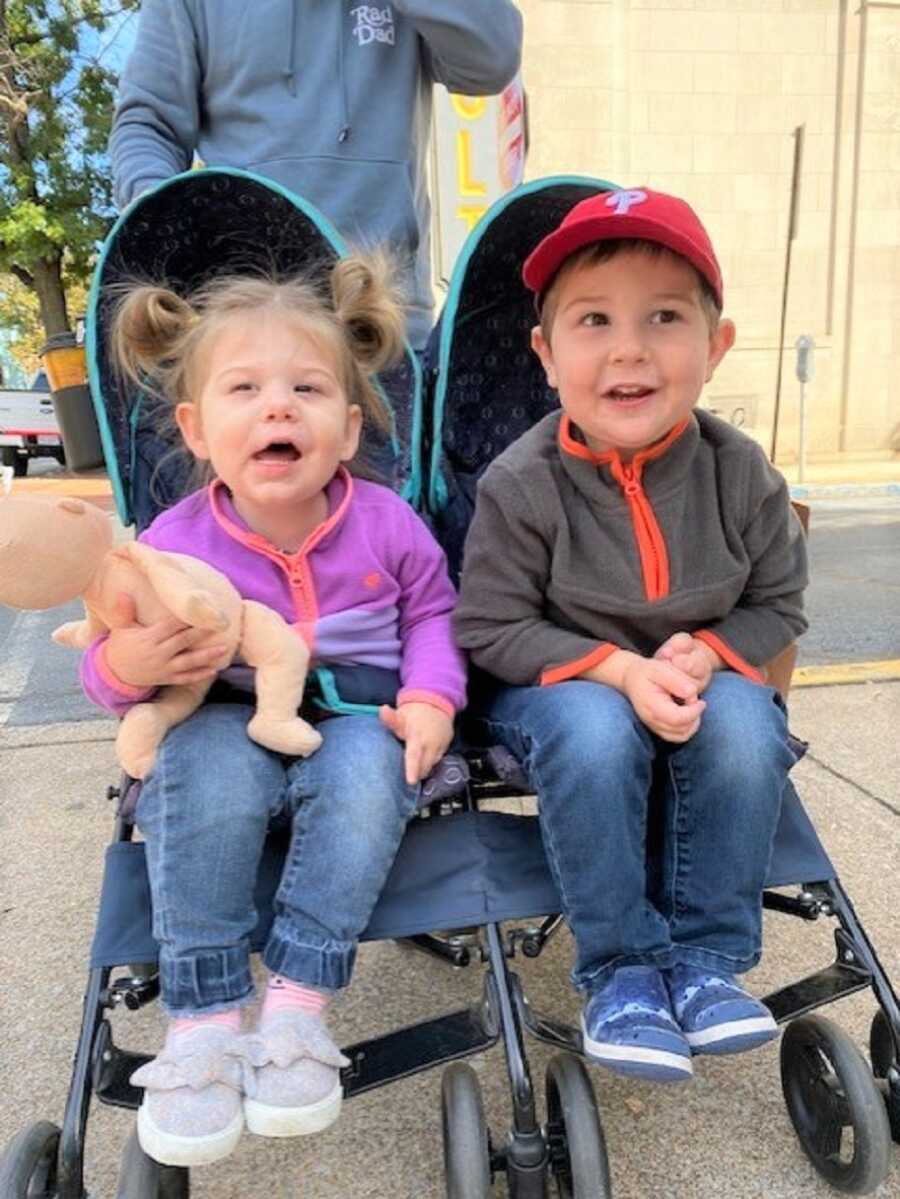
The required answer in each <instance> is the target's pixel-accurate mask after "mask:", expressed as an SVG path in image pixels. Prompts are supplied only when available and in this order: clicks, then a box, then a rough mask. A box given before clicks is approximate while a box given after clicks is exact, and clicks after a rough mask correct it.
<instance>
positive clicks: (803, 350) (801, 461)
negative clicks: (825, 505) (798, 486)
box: [794, 333, 816, 483]
mask: <svg viewBox="0 0 900 1199" xmlns="http://www.w3.org/2000/svg"><path fill="white" fill-rule="evenodd" d="M794 348H795V349H796V351H797V363H796V366H795V367H794V372H795V374H796V376H797V378H798V379H799V380H800V430H799V433H800V444H799V446H798V452H797V482H798V483H802V482H803V477H804V474H805V468H806V384H807V383H809V381H810V380H811V379H812V377H813V375H814V374H815V373H816V364H815V348H816V343H815V342H814V341H813V339H812V338H811V337H810V336H809V334H808V333H803V334H801V336H800V337H798V338H797V340H796V341H795V342H794Z"/></svg>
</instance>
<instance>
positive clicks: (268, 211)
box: [87, 168, 421, 529]
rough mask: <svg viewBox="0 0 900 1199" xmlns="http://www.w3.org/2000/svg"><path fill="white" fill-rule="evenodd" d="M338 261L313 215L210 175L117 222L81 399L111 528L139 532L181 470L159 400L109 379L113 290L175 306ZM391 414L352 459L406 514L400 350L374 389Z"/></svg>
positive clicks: (414, 389)
mask: <svg viewBox="0 0 900 1199" xmlns="http://www.w3.org/2000/svg"><path fill="white" fill-rule="evenodd" d="M346 253H347V246H346V244H345V243H344V241H343V239H342V238H341V237H340V235H339V234H338V233H337V231H336V230H335V229H334V228H333V226H332V225H331V224H330V223H329V222H328V220H326V218H325V217H324V216H322V214H321V213H320V212H318V211H317V210H316V209H315V208H314V207H313V206H312V205H311V204H308V203H306V201H304V200H302V199H300V198H299V197H298V196H294V195H292V194H291V193H290V192H288V191H286V190H285V189H284V188H282V187H279V186H278V185H277V184H275V183H272V182H271V181H270V180H266V179H261V178H259V177H257V176H255V175H251V174H248V173H247V172H246V171H238V170H230V169H225V168H215V169H208V170H200V171H188V172H186V173H185V174H182V175H176V176H174V177H173V178H172V179H168V180H166V182H164V183H162V184H160V185H159V186H158V187H156V188H154V189H153V190H151V191H149V192H147V193H145V194H144V195H142V196H140V197H139V198H138V199H137V200H136V201H135V202H134V203H133V204H132V205H130V207H129V208H128V209H126V211H125V212H123V213H122V215H121V217H120V218H119V220H118V221H117V222H116V224H115V226H114V227H113V229H112V231H111V232H110V234H109V236H108V238H107V239H106V242H105V243H104V246H103V249H102V251H101V254H100V259H99V262H98V264H97V269H96V272H95V275H94V280H93V285H92V287H91V293H90V297H89V301H88V313H87V357H88V371H89V377H90V383H91V393H92V396H93V401H94V407H95V410H96V413H97V421H98V425H99V427H100V432H101V437H102V439H103V446H104V452H105V456H106V462H107V467H108V470H109V475H110V480H111V482H112V485H113V491H114V494H115V498H116V506H117V509H118V513H119V516H120V518H121V520H122V521H123V522H124V523H125V524H131V523H136V524H137V525H138V528H139V529H140V528H144V527H146V525H147V524H149V523H150V521H151V520H152V519H153V517H154V516H155V515H156V514H157V513H158V512H159V511H161V510H162V509H163V508H166V507H168V506H169V505H170V504H172V503H174V502H175V500H177V499H179V498H180V497H181V496H182V495H183V494H184V493H185V491H186V490H187V488H188V486H189V473H190V472H189V466H190V463H189V460H188V459H187V458H186V456H185V455H184V454H182V453H180V452H179V447H178V446H176V445H173V444H172V443H170V442H168V441H167V440H166V439H165V438H164V437H162V436H161V435H160V421H159V413H158V411H157V406H158V404H159V403H160V401H159V399H158V398H156V397H153V396H151V395H150V394H149V393H148V392H146V391H142V390H140V389H136V388H134V387H133V386H132V385H131V383H130V382H129V381H128V380H123V379H122V378H121V377H120V376H119V375H118V374H117V372H116V371H115V370H114V368H113V364H112V362H111V361H110V356H109V345H108V337H109V329H110V322H111V318H112V313H113V310H114V305H115V302H116V296H117V288H118V287H120V286H121V285H122V284H128V283H133V282H136V281H139V282H144V283H159V284H164V285H166V286H168V287H171V288H172V289H173V290H174V291H176V292H178V293H180V294H187V293H189V292H192V291H194V290H196V289H197V288H198V287H200V286H202V285H203V284H204V283H206V282H208V281H209V280H210V279H212V278H214V277H215V276H218V275H222V274H236V273H237V274H240V273H254V274H259V273H262V272H265V273H268V274H272V275H275V276H279V277H285V276H289V275H291V274H294V273H297V272H299V271H303V270H306V269H309V268H315V266H317V265H319V264H326V263H328V262H330V261H333V260H334V259H336V258H337V257H338V256H341V255H344V254H346ZM380 383H381V388H382V392H383V394H384V395H385V398H386V399H387V401H388V406H389V408H390V411H391V415H392V421H393V429H392V431H391V433H390V434H389V435H387V436H385V435H383V434H380V433H378V431H377V430H373V429H369V430H367V432H366V435H365V437H364V442H363V447H362V456H363V457H364V458H365V460H366V461H367V462H368V463H370V464H371V465H372V466H374V468H375V469H376V471H378V473H379V474H380V475H381V477H382V478H383V479H384V481H385V482H386V483H388V484H390V485H391V486H393V487H394V488H395V489H396V490H398V491H400V492H402V493H403V494H404V495H405V496H407V498H409V499H410V500H411V501H412V502H414V503H415V502H417V501H418V492H419V487H420V475H419V459H420V454H419V440H420V437H421V432H420V428H421V394H420V393H421V371H420V368H419V363H418V360H417V358H416V357H415V355H414V354H413V352H412V351H411V350H410V349H409V347H407V349H406V353H405V356H404V360H403V362H402V363H401V364H400V365H399V366H398V367H396V368H394V369H393V370H391V371H390V372H387V373H385V375H384V376H383V377H382V379H381V380H380Z"/></svg>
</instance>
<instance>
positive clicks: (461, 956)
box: [48, 755, 900, 1199]
mask: <svg viewBox="0 0 900 1199" xmlns="http://www.w3.org/2000/svg"><path fill="white" fill-rule="evenodd" d="M469 763H470V766H471V770H472V780H471V783H470V786H469V788H468V793H467V794H466V796H465V797H464V799H462V800H459V801H455V800H454V801H452V802H451V803H446V802H445V803H444V804H443V805H442V806H443V808H444V809H452V811H459V810H463V809H465V810H470V811H477V809H478V805H479V803H480V802H481V801H483V800H485V799H505V798H514V797H518V796H522V795H524V794H527V792H524V791H522V790H519V789H516V788H511V787H509V786H508V785H506V784H503V783H499V782H498V781H497V780H496V779H495V778H492V777H491V776H490V770H489V767H488V766H487V764H486V762H485V761H484V760H483V759H482V758H481V757H479V756H478V755H470V756H469ZM124 794H125V787H124V785H120V786H119V787H110V788H109V791H108V798H110V799H119V798H120V797H121V795H124ZM452 811H451V812H448V811H447V810H444V811H440V810H439V811H434V812H431V813H429V818H431V819H444V818H447V817H448V816H449V815H452ZM131 835H132V826H131V824H130V822H129V821H128V820H127V819H126V818H124V817H122V816H121V815H119V816H117V818H116V823H115V830H114V837H113V840H114V841H129V840H130V839H131ZM763 905H764V907H765V908H767V909H768V910H770V911H775V912H781V913H783V914H786V915H789V916H793V917H795V918H798V919H800V920H803V921H807V922H809V921H816V920H818V919H820V918H821V917H823V916H824V917H829V918H831V919H833V920H835V921H836V923H837V927H836V928H835V929H834V941H835V958H834V961H833V962H832V963H831V964H829V965H827V966H825V967H824V968H823V969H821V970H818V971H816V972H815V973H813V974H811V975H809V976H807V977H805V978H802V979H799V980H798V981H796V982H794V983H790V984H788V985H787V986H784V987H782V988H780V989H779V990H777V991H774V992H772V993H771V994H769V995H767V996H765V998H764V1002H765V1003H766V1005H767V1006H768V1007H769V1009H770V1010H771V1012H772V1014H773V1016H774V1017H775V1019H776V1020H777V1021H778V1023H779V1024H786V1023H788V1022H789V1021H792V1020H795V1019H796V1018H798V1017H802V1016H805V1015H806V1014H807V1013H809V1012H812V1011H815V1010H816V1009H817V1008H820V1007H823V1006H824V1005H826V1004H829V1003H832V1002H834V1001H835V1000H837V999H841V998H843V997H845V996H849V995H852V994H855V993H856V992H858V991H862V990H864V989H865V988H867V987H871V989H872V991H873V993H874V995H875V998H876V1000H877V1003H878V1005H879V1010H878V1013H877V1014H876V1016H875V1019H874V1021H873V1025H872V1036H871V1055H872V1063H873V1067H874V1071H875V1074H876V1076H877V1078H878V1084H877V1085H878V1088H879V1090H880V1091H881V1093H882V1095H883V1097H884V1101H885V1105H886V1111H887V1117H888V1119H889V1123H890V1129H891V1133H892V1135H893V1139H894V1140H898V1141H900V1005H898V999H897V996H896V994H895V992H894V990H893V988H892V986H891V983H890V981H889V979H888V977H887V975H886V974H885V972H884V969H883V968H882V966H881V963H880V962H879V960H878V957H877V954H876V952H875V950H874V948H873V946H872V944H871V942H870V941H869V938H868V937H867V935H866V933H865V930H864V929H863V927H862V925H861V923H860V922H859V919H858V918H857V916H856V913H855V911H854V909H853V905H852V904H851V902H850V899H849V896H848V895H847V893H846V892H845V891H844V889H843V887H842V886H841V884H840V882H839V880H838V879H836V878H835V879H825V880H822V881H818V882H810V883H807V884H804V885H803V886H802V887H801V888H800V890H799V892H798V893H797V894H795V895H786V894H783V893H782V892H781V891H775V890H767V891H765V892H764V895H763ZM561 923H562V917H561V916H560V915H559V914H552V915H549V916H547V917H546V918H545V919H544V920H543V921H542V922H541V923H540V924H539V925H528V926H525V927H519V926H516V927H513V928H511V929H507V930H505V929H504V927H503V925H502V924H500V923H489V924H486V925H484V926H482V928H481V929H480V930H479V934H478V935H477V936H473V934H472V933H471V932H470V931H468V930H467V931H465V932H463V933H456V934H454V933H450V934H441V935H438V934H424V935H421V936H415V937H410V938H405V939H404V940H405V941H406V942H407V943H408V944H410V945H411V946H413V947H415V948H417V949H419V950H421V951H424V952H427V953H429V954H431V955H434V956H437V957H438V958H440V959H441V960H443V961H445V962H446V963H448V964H449V965H451V966H454V967H456V968H463V967H466V966H469V965H471V964H472V963H473V961H474V960H476V959H480V960H481V961H482V962H484V963H485V964H486V970H485V976H484V982H483V986H482V993H481V998H480V1001H479V1002H478V1003H477V1004H474V1005H472V1006H471V1007H468V1008H463V1009H460V1010H457V1011H454V1012H450V1013H448V1014H446V1015H442V1016H439V1017H437V1018H435V1019H431V1020H426V1021H422V1022H420V1023H417V1024H413V1025H409V1026H407V1027H404V1028H400V1029H398V1030H396V1031H394V1032H390V1033H387V1034H384V1035H382V1036H379V1037H375V1038H373V1039H371V1040H364V1041H359V1042H356V1043H354V1044H352V1045H349V1046H345V1047H344V1048H343V1052H344V1053H345V1054H346V1056H347V1057H348V1058H349V1059H350V1065H349V1066H347V1067H346V1068H345V1069H344V1070H343V1071H342V1082H343V1086H344V1095H345V1097H346V1098H352V1097H353V1096H356V1095H361V1094H364V1093H366V1092H367V1091H371V1090H374V1089H375V1088H377V1087H381V1086H385V1085H387V1084H388V1083H391V1082H396V1081H399V1080H400V1079H403V1078H407V1077H409V1076H410V1075H412V1074H416V1073H419V1072H420V1071H423V1070H427V1069H430V1068H432V1067H435V1066H445V1065H448V1064H449V1063H454V1062H458V1061H460V1060H461V1059H463V1058H466V1057H469V1056H471V1055H473V1054H475V1053H479V1052H481V1051H483V1050H486V1049H490V1048H491V1047H493V1046H494V1045H495V1044H496V1043H497V1041H498V1040H500V1039H501V1038H502V1041H503V1047H504V1053H505V1059H506V1068H507V1073H508V1077H509V1086H510V1093H511V1099H512V1122H511V1128H510V1129H509V1132H508V1135H507V1137H506V1139H505V1141H504V1142H502V1143H501V1142H500V1141H499V1140H495V1139H494V1138H493V1137H492V1136H491V1134H490V1132H489V1131H488V1132H487V1138H488V1139H487V1145H486V1150H487V1155H488V1157H487V1169H488V1172H489V1177H490V1178H491V1179H493V1178H494V1177H495V1176H496V1175H498V1174H505V1175H506V1179H507V1185H508V1188H509V1194H510V1196H511V1197H512V1199H545V1197H546V1196H547V1194H548V1185H549V1182H550V1180H551V1178H555V1179H556V1180H557V1185H558V1186H560V1187H561V1189H560V1194H562V1195H573V1196H575V1197H576V1199H577V1197H578V1195H579V1192H578V1191H577V1190H574V1191H573V1190H572V1189H571V1186H572V1175H573V1162H572V1160H571V1159H572V1154H573V1152H581V1151H582V1150H581V1148H580V1147H578V1148H574V1147H573V1146H572V1145H571V1144H570V1143H569V1138H570V1134H571V1130H568V1129H567V1128H566V1120H565V1116H566V1108H567V1107H568V1100H570V1098H571V1097H570V1096H563V1097H562V1101H561V1099H560V1096H559V1095H558V1094H556V1093H555V1091H557V1090H558V1088H559V1085H560V1083H559V1077H557V1079H555V1080H554V1079H553V1078H552V1077H550V1074H551V1071H550V1070H548V1079H547V1090H548V1109H549V1110H548V1120H547V1121H546V1123H544V1124H542V1123H541V1122H540V1120H539V1118H538V1105H537V1101H536V1092H535V1086H534V1083H533V1081H532V1077H531V1071H530V1068H529V1063H528V1056H527V1050H526V1044H525V1035H524V1034H525V1033H526V1032H527V1033H528V1034H530V1035H531V1036H532V1037H534V1038H535V1039H537V1040H539V1041H543V1042H545V1043H546V1044H549V1045H551V1046H553V1047H554V1048H556V1049H558V1050H561V1051H563V1053H564V1054H565V1055H575V1056H576V1058H579V1057H580V1056H581V1053H582V1044H581V1041H582V1038H581V1033H580V1031H578V1030H576V1029H574V1028H572V1027H571V1026H569V1025H566V1024H563V1023H560V1022H558V1021H556V1020H553V1019H550V1018H549V1017H547V1016H545V1015H543V1014H541V1013H540V1012H537V1011H535V1010H534V1009H532V1007H531V1005H530V1004H529V1002H528V998H527V996H526V994H525V990H524V988H523V986H522V983H521V980H520V978H519V976H518V975H517V974H516V973H515V971H514V970H512V969H511V968H510V965H509V962H510V961H511V960H512V959H514V958H515V956H516V954H517V952H518V951H519V950H520V949H521V952H522V954H523V955H524V956H525V957H527V958H536V957H538V956H540V954H541V952H542V950H543V948H544V946H545V945H546V944H547V942H548V941H549V939H550V938H551V937H552V936H553V935H554V934H555V932H556V931H557V930H558V929H559V927H560V925H561ZM113 969H114V967H95V968H93V969H91V971H90V973H89V976H88V983H87V989H86V992H85V996H84V1004H83V1015H82V1024H81V1031H80V1035H79V1039H78V1044H77V1048H76V1052H75V1059H74V1064H73V1069H72V1076H71V1084H70V1090H69V1097H68V1102H67V1104H66V1109H65V1115H64V1118H63V1124H62V1129H61V1131H60V1133H59V1146H58V1157H57V1159H56V1161H55V1164H54V1165H53V1167H52V1174H53V1179H54V1182H55V1186H56V1189H55V1190H53V1191H50V1192H48V1194H52V1195H53V1196H54V1199H85V1195H86V1191H85V1189H84V1142H85V1133H86V1128H87V1121H88V1115H89V1109H90V1102H91V1097H92V1095H95V1096H96V1098H97V1099H98V1100H100V1101H101V1102H103V1103H106V1104H112V1105H114V1106H117V1107H124V1108H131V1109H136V1108H137V1107H138V1106H139V1104H140V1101H141V1094H142V1093H141V1091H140V1089H139V1088H136V1087H134V1086H132V1085H131V1083H130V1082H129V1081H128V1079H129V1077H130V1075H131V1074H132V1073H133V1072H134V1071H135V1070H136V1069H137V1068H138V1067H139V1066H141V1065H142V1064H144V1063H145V1062H146V1061H148V1060H149V1057H148V1056H147V1055H145V1054H138V1053H134V1052H131V1051H128V1050H126V1049H122V1048H120V1047H119V1046H118V1045H116V1044H115V1042H114V1041H113V1036H112V1029H111V1026H110V1023H109V1020H108V1019H107V1018H106V1013H107V1012H109V1011H111V1010H114V1009H116V1008H118V1007H125V1008H126V1009H128V1010H132V1011H136V1010H138V1009H139V1008H141V1007H143V1006H145V1005H146V1004H148V1003H151V1002H152V1001H153V1000H154V999H156V998H157V996H158V994H159V980H158V976H157V975H156V974H155V973H152V972H151V971H149V970H140V971H138V972H137V973H136V974H135V975H133V976H125V977H120V978H117V979H116V980H115V981H112V982H111V981H110V979H111V975H112V972H113ZM830 1027H831V1028H834V1026H830ZM842 1035H843V1034H842ZM556 1060H558V1059H556ZM783 1069H784V1063H783ZM454 1070H455V1071H456V1073H453V1071H454ZM575 1077H577V1075H575ZM562 1078H563V1079H566V1078H571V1075H566V1074H565V1072H563V1074H562ZM448 1079H449V1080H450V1086H448V1085H447V1083H448ZM563 1085H568V1083H564V1084H563ZM473 1086H474V1087H475V1088H477V1081H476V1080H475V1076H474V1074H473V1072H471V1071H469V1070H468V1068H466V1067H462V1068H460V1067H451V1070H449V1071H447V1072H445V1076H444V1087H443V1099H444V1121H445V1155H449V1152H452V1149H451V1148H450V1146H448V1144H447V1138H448V1137H449V1138H452V1137H453V1135H454V1132H455V1131H458V1130H455V1129H454V1128H452V1127H451V1128H448V1121H449V1122H450V1123H451V1124H452V1123H454V1122H457V1123H459V1122H460V1120H461V1117H460V1114H459V1111H458V1110H457V1111H454V1110H452V1109H453V1105H454V1104H455V1103H456V1102H457V1100H456V1099H455V1098H454V1096H455V1095H456V1096H458V1095H459V1094H460V1093H461V1092H462V1093H464V1094H467V1095H469V1096H470V1095H472V1094H473V1093H474V1094H475V1095H476V1097H477V1099H478V1103H479V1104H480V1096H477V1091H476V1092H473ZM448 1106H449V1107H450V1108H451V1110H449V1111H448ZM820 1115H822V1118H823V1120H824V1118H825V1113H820ZM850 1115H851V1121H852V1122H853V1127H854V1134H855V1136H857V1137H858V1136H859V1135H860V1130H859V1129H858V1127H857V1123H856V1121H858V1120H862V1119H864V1117H863V1116H862V1115H861V1114H859V1113H852V1112H851V1113H850ZM476 1123H477V1121H476ZM48 1128H51V1129H52V1126H50V1125H48ZM597 1130H598V1133H599V1142H600V1145H601V1148H603V1141H602V1129H601V1128H600V1125H599V1121H598V1124H597ZM474 1133H475V1134H476V1135H475V1136H474V1137H473V1128H472V1126H471V1124H470V1123H469V1122H468V1119H467V1117H462V1137H463V1139H464V1140H465V1141H466V1142H467V1145H466V1149H467V1151H470V1150H471V1149H472V1148H473V1144H471V1143H469V1142H474V1147H475V1148H477V1144H478V1137H479V1136H480V1135H481V1130H480V1128H479V1127H476V1128H475V1129H474ZM820 1133H821V1130H816V1129H815V1128H810V1136H811V1137H812V1138H813V1140H814V1139H815V1138H816V1136H817V1135H819V1134H820ZM54 1148H55V1146H54ZM804 1148H806V1145H804ZM807 1151H808V1150H807ZM129 1152H130V1153H131V1155H132V1157H133V1156H134V1153H135V1146H134V1145H129V1148H128V1150H126V1153H129ZM146 1160H147V1161H148V1162H149V1159H146ZM602 1161H603V1164H604V1165H605V1150H604V1152H603V1154H602ZM814 1164H815V1163H814ZM154 1165H155V1163H154ZM156 1170H157V1171H158V1190H157V1191H156V1194H158V1195H159V1196H160V1199H164V1197H165V1199H170V1197H174V1196H178V1195H185V1194H187V1193H188V1171H187V1169H185V1168H181V1167H173V1166H156ZM560 1180H561V1182H560ZM598 1183H599V1184H600V1187H601V1189H599V1190H597V1191H596V1192H594V1193H595V1194H597V1195H606V1194H611V1191H610V1190H609V1178H608V1173H606V1176H605V1177H600V1178H598ZM876 1185H877V1183H876ZM566 1188H568V1189H566ZM842 1189H847V1188H843V1187H842ZM854 1189H855V1188H854ZM869 1189H871V1187H870V1186H869V1185H867V1186H866V1190H869ZM152 1193H153V1192H151V1191H147V1194H148V1195H150V1194H152ZM449 1193H450V1194H454V1192H452V1191H451V1192H449ZM857 1193H865V1191H857Z"/></svg>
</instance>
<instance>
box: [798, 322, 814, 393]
mask: <svg viewBox="0 0 900 1199" xmlns="http://www.w3.org/2000/svg"><path fill="white" fill-rule="evenodd" d="M794 348H795V349H796V351H797V365H796V374H797V378H798V379H799V380H800V382H801V383H809V382H810V381H811V379H812V378H813V376H814V375H815V373H816V361H815V349H816V343H815V342H814V341H813V339H812V338H811V337H810V336H809V334H808V333H803V334H802V335H801V336H800V337H798V338H797V340H796V341H795V342H794Z"/></svg>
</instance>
